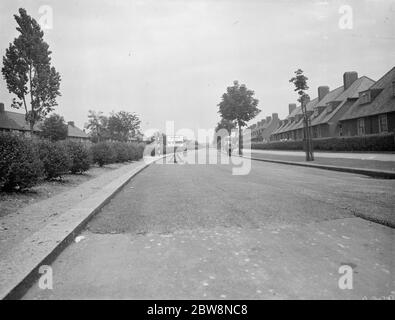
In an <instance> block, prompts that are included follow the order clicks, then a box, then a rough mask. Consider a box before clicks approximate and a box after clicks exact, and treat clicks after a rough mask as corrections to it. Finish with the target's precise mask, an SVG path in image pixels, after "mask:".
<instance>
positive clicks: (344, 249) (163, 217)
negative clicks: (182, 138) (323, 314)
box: [25, 151, 395, 299]
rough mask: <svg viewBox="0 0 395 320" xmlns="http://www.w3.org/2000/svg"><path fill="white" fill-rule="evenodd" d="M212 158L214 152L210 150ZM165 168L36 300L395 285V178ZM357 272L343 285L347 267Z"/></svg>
mask: <svg viewBox="0 0 395 320" xmlns="http://www.w3.org/2000/svg"><path fill="white" fill-rule="evenodd" d="M201 152H202V151H201ZM252 165H253V167H252V171H251V173H250V174H249V175H245V176H233V175H232V174H231V169H232V166H231V165H177V164H175V165H174V164H173V165H171V164H168V165H159V164H158V165H153V166H151V167H149V168H148V169H146V170H145V171H144V172H143V173H141V174H140V175H138V176H136V177H135V179H133V180H132V181H131V182H130V183H128V184H127V185H126V186H125V187H124V188H123V190H122V191H121V192H119V193H118V194H117V195H116V197H115V198H114V199H113V200H112V201H111V202H110V203H109V204H108V205H106V206H105V207H104V208H103V210H102V211H101V212H100V213H99V214H98V215H97V216H95V217H94V218H93V219H92V221H91V222H90V223H89V224H88V227H87V229H86V230H85V231H83V233H82V235H84V236H85V240H83V241H81V242H79V243H73V244H71V245H70V246H69V247H68V248H67V249H66V250H65V251H64V252H63V253H62V254H61V255H60V256H59V257H58V258H57V259H56V260H55V262H54V263H53V265H52V266H53V269H54V272H53V275H54V289H53V290H41V289H39V288H38V286H37V284H34V285H33V286H32V288H31V289H30V290H29V291H28V292H27V294H26V296H25V298H26V299H58V298H59V299H62V298H71V299H75V298H135V299H139V298H141V299H144V298H147V299H150V298H156V299H171V298H176V299H178V298H184V299H189V298H191V299H195V298H196V299H206V298H207V299H272V298H284V299H287V298H313V299H316V298H329V299H332V298H341V299H343V298H344V299H348V298H354V299H362V298H365V297H366V298H373V297H381V296H389V295H391V294H392V292H393V291H394V290H395V287H394V278H393V274H394V272H395V270H394V248H393V243H394V231H393V229H391V228H389V227H385V226H382V225H379V224H376V223H372V222H369V221H366V220H363V219H360V218H357V217H356V215H358V214H370V215H377V216H382V217H385V218H386V219H391V218H392V215H393V209H394V205H395V202H394V199H395V197H394V190H395V182H394V181H393V180H379V179H372V178H368V177H365V176H359V175H353V174H347V173H339V172H331V171H323V170H319V169H311V168H302V167H293V166H284V165H277V164H270V163H263V162H253V163H252ZM341 265H349V266H351V267H352V269H353V271H354V287H353V289H352V290H341V289H340V288H339V287H338V280H339V277H340V276H341V275H340V274H339V267H340V266H341Z"/></svg>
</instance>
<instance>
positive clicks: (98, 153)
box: [90, 141, 116, 167]
mask: <svg viewBox="0 0 395 320" xmlns="http://www.w3.org/2000/svg"><path fill="white" fill-rule="evenodd" d="M90 151H91V154H92V160H93V162H94V163H97V164H98V165H99V166H100V167H102V166H104V165H105V164H110V163H114V162H115V160H116V154H115V148H113V147H112V146H111V143H110V142H107V141H103V142H98V143H95V144H93V145H92V146H91V149H90Z"/></svg>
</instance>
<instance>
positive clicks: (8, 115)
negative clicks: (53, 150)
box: [0, 103, 89, 142]
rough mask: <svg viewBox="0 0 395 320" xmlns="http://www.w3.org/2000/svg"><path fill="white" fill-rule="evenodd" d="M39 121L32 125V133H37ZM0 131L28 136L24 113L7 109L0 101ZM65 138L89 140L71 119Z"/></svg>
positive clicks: (28, 126)
mask: <svg viewBox="0 0 395 320" xmlns="http://www.w3.org/2000/svg"><path fill="white" fill-rule="evenodd" d="M40 126H41V123H40V122H39V123H37V124H35V125H34V127H33V133H34V134H37V135H39V133H40V131H41V129H40ZM0 132H15V133H19V134H23V135H25V136H30V125H29V122H27V121H26V119H25V115H24V114H22V113H18V112H13V111H7V110H5V108H4V104H3V103H0ZM67 139H69V140H74V141H80V142H84V141H89V136H88V134H87V133H85V131H83V130H81V129H80V128H78V127H77V126H76V125H75V124H74V122H73V121H69V122H68V123H67Z"/></svg>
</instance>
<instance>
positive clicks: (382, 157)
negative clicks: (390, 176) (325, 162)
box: [251, 149, 395, 162]
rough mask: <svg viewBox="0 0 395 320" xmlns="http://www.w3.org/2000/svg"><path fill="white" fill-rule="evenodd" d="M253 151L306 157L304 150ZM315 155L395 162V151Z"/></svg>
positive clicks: (318, 153)
mask: <svg viewBox="0 0 395 320" xmlns="http://www.w3.org/2000/svg"><path fill="white" fill-rule="evenodd" d="M251 152H253V153H260V154H268V155H286V156H298V157H305V156H306V154H305V152H304V151H282V150H258V149H253V150H251ZM314 155H315V156H317V157H321V158H335V159H338V158H341V159H358V160H375V161H392V162H395V153H374V152H366V153H362V152H322V151H321V152H320V151H314Z"/></svg>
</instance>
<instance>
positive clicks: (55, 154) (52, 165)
mask: <svg viewBox="0 0 395 320" xmlns="http://www.w3.org/2000/svg"><path fill="white" fill-rule="evenodd" d="M35 145H36V147H37V151H38V156H39V158H40V160H41V162H42V163H43V166H44V172H45V177H46V178H47V179H54V178H61V177H62V175H64V174H65V173H67V172H69V169H70V164H71V160H70V156H69V154H68V152H67V149H66V147H65V146H64V144H63V143H60V142H51V141H49V140H44V139H43V140H39V141H37V142H36V143H35Z"/></svg>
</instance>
